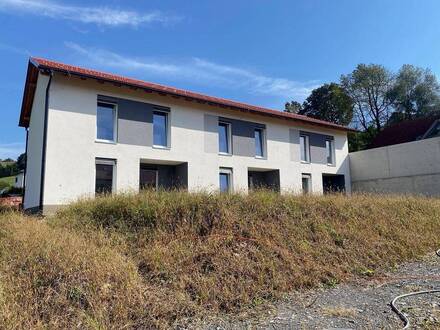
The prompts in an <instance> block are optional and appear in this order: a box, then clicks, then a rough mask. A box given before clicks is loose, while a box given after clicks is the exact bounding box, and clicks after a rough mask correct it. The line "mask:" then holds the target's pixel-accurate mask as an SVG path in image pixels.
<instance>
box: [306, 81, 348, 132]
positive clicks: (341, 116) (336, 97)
mask: <svg viewBox="0 0 440 330" xmlns="http://www.w3.org/2000/svg"><path fill="white" fill-rule="evenodd" d="M298 113H299V114H301V115H306V116H309V117H312V118H317V119H322V120H326V121H330V122H332V123H336V124H339V125H348V124H350V122H351V120H352V118H353V101H352V99H351V97H350V96H349V95H348V94H347V93H346V92H345V90H344V89H343V88H341V86H339V85H338V84H336V83H330V84H324V85H322V86H321V87H318V88H316V89H314V90H313V91H312V93H311V94H310V96H309V97H308V98H307V100H306V101H305V102H304V104H303V106H302V109H301V110H300V111H299V112H298Z"/></svg>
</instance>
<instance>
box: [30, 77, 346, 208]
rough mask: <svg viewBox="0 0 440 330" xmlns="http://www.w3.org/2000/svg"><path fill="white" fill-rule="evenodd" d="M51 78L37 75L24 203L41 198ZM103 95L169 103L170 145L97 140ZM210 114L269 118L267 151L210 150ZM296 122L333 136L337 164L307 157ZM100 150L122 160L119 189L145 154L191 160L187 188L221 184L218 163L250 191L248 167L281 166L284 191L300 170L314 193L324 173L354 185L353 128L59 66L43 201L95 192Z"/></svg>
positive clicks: (133, 185)
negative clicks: (65, 71)
mask: <svg viewBox="0 0 440 330" xmlns="http://www.w3.org/2000/svg"><path fill="white" fill-rule="evenodd" d="M46 84H47V77H46V76H42V79H39V80H38V87H37V92H36V96H35V101H34V108H33V110H32V115H31V121H30V127H29V146H28V169H27V172H26V195H25V202H24V206H25V208H31V207H35V206H37V205H38V200H39V189H40V184H39V180H40V178H41V173H40V172H41V147H42V126H43V118H44V106H43V103H44V92H45V88H46ZM98 95H106V96H109V97H117V98H123V99H129V100H134V101H138V102H146V103H150V104H155V105H158V106H165V107H169V108H170V113H169V133H170V136H169V137H170V143H169V144H170V148H168V149H157V148H154V147H149V146H140V145H132V144H122V143H102V142H96V111H97V98H98ZM206 114H209V115H213V116H221V117H227V118H232V119H239V120H245V121H252V122H257V123H262V124H264V125H265V126H266V129H265V135H266V151H267V155H266V157H265V158H264V159H258V158H255V157H245V156H238V155H231V156H225V155H219V154H218V152H207V151H206V144H210V145H217V146H218V134H217V133H216V132H209V131H206V130H205V129H204V120H205V119H204V118H205V115H206ZM292 129H295V130H301V131H307V132H314V133H320V134H326V135H330V136H332V137H334V145H335V164H334V165H331V166H330V165H326V164H316V163H314V162H313V159H312V162H311V163H308V164H304V163H301V162H300V149H299V144H293V143H291V140H290V139H289V134H290V131H291V130H292ZM96 158H110V159H115V160H117V165H116V174H115V188H116V191H117V192H124V191H137V190H138V189H139V164H140V162H141V161H142V160H144V161H152V162H156V163H178V162H187V164H188V173H187V177H188V178H187V181H188V190H189V191H196V190H208V191H216V190H218V189H219V168H220V167H227V168H231V169H232V171H233V190H234V191H236V192H243V193H246V192H247V191H248V170H249V169H273V170H279V181H280V190H281V192H297V193H298V192H300V191H301V176H302V173H307V174H311V177H312V192H313V193H322V191H323V184H322V175H323V174H342V175H344V176H345V185H346V187H345V188H346V190H347V192H350V190H351V187H350V171H349V163H348V143H347V135H346V132H344V131H342V130H333V129H328V128H324V127H322V128H321V127H319V126H316V125H314V126H311V125H306V124H304V125H303V124H299V122H298V123H297V122H294V121H287V120H283V119H278V118H271V117H267V116H262V115H256V114H249V113H244V112H239V111H235V110H230V109H226V108H221V107H218V106H210V105H207V104H200V103H197V102H189V101H185V100H184V99H176V98H173V97H172V96H162V95H159V94H156V93H146V92H145V91H142V90H133V89H130V88H128V87H124V86H114V85H112V84H110V83H104V84H103V83H98V82H97V81H96V80H91V79H90V80H81V79H79V78H77V77H73V76H71V77H68V76H64V75H60V74H55V75H54V77H53V80H52V84H51V87H50V98H49V111H48V121H47V149H46V168H45V176H44V178H45V179H44V180H45V182H44V194H43V196H44V197H43V205H48V206H57V205H63V204H67V203H69V202H71V201H74V200H75V199H77V198H79V197H87V196H94V194H95V159H96Z"/></svg>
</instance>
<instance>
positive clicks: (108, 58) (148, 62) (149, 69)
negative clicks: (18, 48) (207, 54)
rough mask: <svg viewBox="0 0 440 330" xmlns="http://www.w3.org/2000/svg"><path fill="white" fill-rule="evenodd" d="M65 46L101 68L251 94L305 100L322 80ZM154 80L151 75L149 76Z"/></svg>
mask: <svg viewBox="0 0 440 330" xmlns="http://www.w3.org/2000/svg"><path fill="white" fill-rule="evenodd" d="M65 45H66V46H67V47H68V48H70V49H71V50H73V51H74V52H75V53H76V54H77V55H80V56H81V57H80V58H81V62H82V64H84V60H85V59H87V64H88V65H94V66H98V67H99V68H101V69H116V70H119V71H122V72H125V73H127V72H130V73H132V72H133V73H136V74H139V72H142V73H144V74H148V75H149V77H152V76H154V77H162V78H167V79H172V80H184V81H196V82H198V83H201V84H205V85H210V86H219V87H222V88H229V89H241V90H243V91H246V92H248V93H251V94H259V95H271V96H276V97H284V98H285V99H286V100H287V99H289V98H294V99H299V100H303V99H305V98H306V97H307V96H308V95H309V94H310V92H311V91H312V90H313V89H314V88H316V87H317V86H318V82H317V81H316V80H315V81H308V82H298V81H294V80H289V79H285V78H275V77H269V76H265V75H262V74H258V73H255V72H253V71H250V70H247V69H243V68H239V67H234V66H227V65H222V64H217V63H213V62H210V61H207V60H204V59H200V58H191V59H186V60H180V61H174V62H173V61H163V60H157V59H149V58H135V57H128V56H124V55H121V54H117V53H114V52H111V51H108V50H103V49H99V48H86V47H83V46H81V45H78V44H76V43H72V42H66V43H65ZM149 79H150V78H149Z"/></svg>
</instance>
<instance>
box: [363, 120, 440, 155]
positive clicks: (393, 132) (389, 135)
mask: <svg viewBox="0 0 440 330" xmlns="http://www.w3.org/2000/svg"><path fill="white" fill-rule="evenodd" d="M436 136H440V116H431V117H427V118H417V119H413V120H405V121H402V122H400V123H397V124H395V125H392V126H388V127H385V128H384V129H383V130H382V131H380V132H379V133H378V134H377V136H376V137H375V138H374V139H373V141H372V142H371V144H370V145H369V146H368V149H371V148H380V147H386V146H391V145H394V144H400V143H406V142H412V141H417V140H422V139H429V138H433V137H436Z"/></svg>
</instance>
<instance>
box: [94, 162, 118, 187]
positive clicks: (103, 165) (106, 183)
mask: <svg viewBox="0 0 440 330" xmlns="http://www.w3.org/2000/svg"><path fill="white" fill-rule="evenodd" d="M115 164H116V162H115V161H114V160H111V159H96V165H95V166H96V179H95V193H96V194H103V193H111V192H113V190H114V172H115V171H114V168H115Z"/></svg>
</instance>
